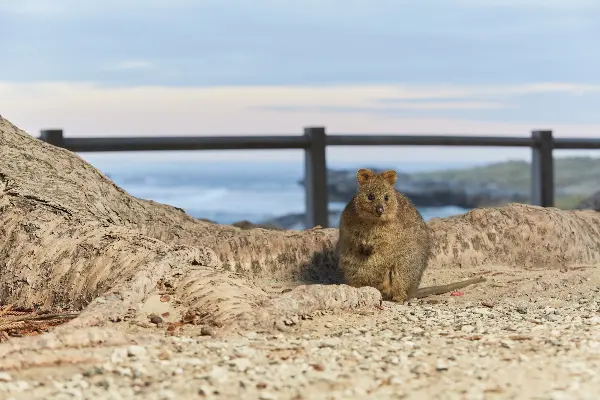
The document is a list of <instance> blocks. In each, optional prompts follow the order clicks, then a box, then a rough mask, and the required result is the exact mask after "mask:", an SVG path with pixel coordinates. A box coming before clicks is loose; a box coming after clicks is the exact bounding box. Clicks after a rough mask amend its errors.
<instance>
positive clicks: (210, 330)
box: [200, 326, 215, 336]
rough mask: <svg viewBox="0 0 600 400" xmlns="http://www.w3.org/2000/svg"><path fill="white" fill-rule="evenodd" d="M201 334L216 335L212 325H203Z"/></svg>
mask: <svg viewBox="0 0 600 400" xmlns="http://www.w3.org/2000/svg"><path fill="white" fill-rule="evenodd" d="M200 334H201V335H202V336H214V335H215V331H214V329H213V328H211V327H210V326H203V327H202V328H200Z"/></svg>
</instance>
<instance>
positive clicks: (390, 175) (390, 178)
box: [381, 169, 398, 186]
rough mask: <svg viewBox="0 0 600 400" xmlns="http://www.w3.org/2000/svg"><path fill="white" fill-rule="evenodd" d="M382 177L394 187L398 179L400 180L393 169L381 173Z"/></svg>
mask: <svg viewBox="0 0 600 400" xmlns="http://www.w3.org/2000/svg"><path fill="white" fill-rule="evenodd" d="M381 177H382V178H383V179H384V180H385V181H386V182H387V183H389V184H390V185H392V186H394V185H395V184H396V179H397V178H398V176H397V175H396V171H394V170H392V169H390V170H389V171H383V172H382V173H381Z"/></svg>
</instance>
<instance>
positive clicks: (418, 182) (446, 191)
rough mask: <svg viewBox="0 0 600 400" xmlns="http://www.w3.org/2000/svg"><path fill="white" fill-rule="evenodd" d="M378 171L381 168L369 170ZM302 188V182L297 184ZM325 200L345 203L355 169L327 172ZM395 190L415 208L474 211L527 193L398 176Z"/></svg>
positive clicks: (350, 194)
mask: <svg viewBox="0 0 600 400" xmlns="http://www.w3.org/2000/svg"><path fill="white" fill-rule="evenodd" d="M373 170H374V171H376V172H381V171H383V169H377V168H375V169H373ZM300 184H301V185H304V181H300ZM327 185H328V188H329V200H330V201H335V202H344V203H345V202H348V201H349V200H350V199H351V198H352V197H353V196H354V194H355V193H356V186H357V182H356V170H350V171H349V170H333V169H332V170H328V171H327ZM396 189H397V190H399V191H400V192H402V193H403V194H405V195H406V196H407V197H408V198H409V199H410V200H411V201H412V202H413V203H414V204H415V206H417V207H443V206H456V207H461V208H475V207H483V206H490V205H498V204H506V203H512V202H526V201H527V200H528V198H529V195H528V194H527V193H524V192H521V191H519V190H516V189H511V188H508V187H502V186H500V185H498V184H494V183H477V182H466V181H453V180H443V179H431V178H417V177H413V176H412V175H410V174H405V173H398V181H397V184H396Z"/></svg>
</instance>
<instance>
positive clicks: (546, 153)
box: [39, 127, 600, 227]
mask: <svg viewBox="0 0 600 400" xmlns="http://www.w3.org/2000/svg"><path fill="white" fill-rule="evenodd" d="M39 139H41V140H43V141H45V142H47V143H49V144H52V145H54V146H58V147H63V148H65V149H68V150H71V151H74V152H103V151H157V150H162V151H164V150H251V149H254V150H258V149H304V154H305V157H304V171H305V189H306V216H307V220H306V226H307V227H312V226H315V225H321V226H322V227H327V226H328V225H329V222H328V199H327V160H326V156H325V149H326V147H327V146H477V147H529V148H531V149H532V157H531V202H532V204H535V205H539V206H542V207H552V206H553V205H554V158H553V154H552V151H553V149H600V139H595V138H594V139H588V138H575V139H572V138H554V137H553V136H552V131H550V130H538V131H532V132H531V136H530V137H504V136H496V137H491V136H444V135H436V136H431V135H327V134H326V132H325V128H324V127H307V128H304V134H303V135H290V136H195V137H187V136H186V137H174V136H169V137H102V138H66V137H64V135H63V131H62V130H61V129H49V130H43V131H41V135H40V138H39Z"/></svg>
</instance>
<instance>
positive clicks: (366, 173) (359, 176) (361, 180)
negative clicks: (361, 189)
mask: <svg viewBox="0 0 600 400" xmlns="http://www.w3.org/2000/svg"><path fill="white" fill-rule="evenodd" d="M373 178H375V172H373V171H371V170H370V169H366V168H361V169H359V170H358V172H357V173H356V180H357V181H358V185H359V186H360V185H364V184H365V183H367V182H368V181H370V180H371V179H373Z"/></svg>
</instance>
